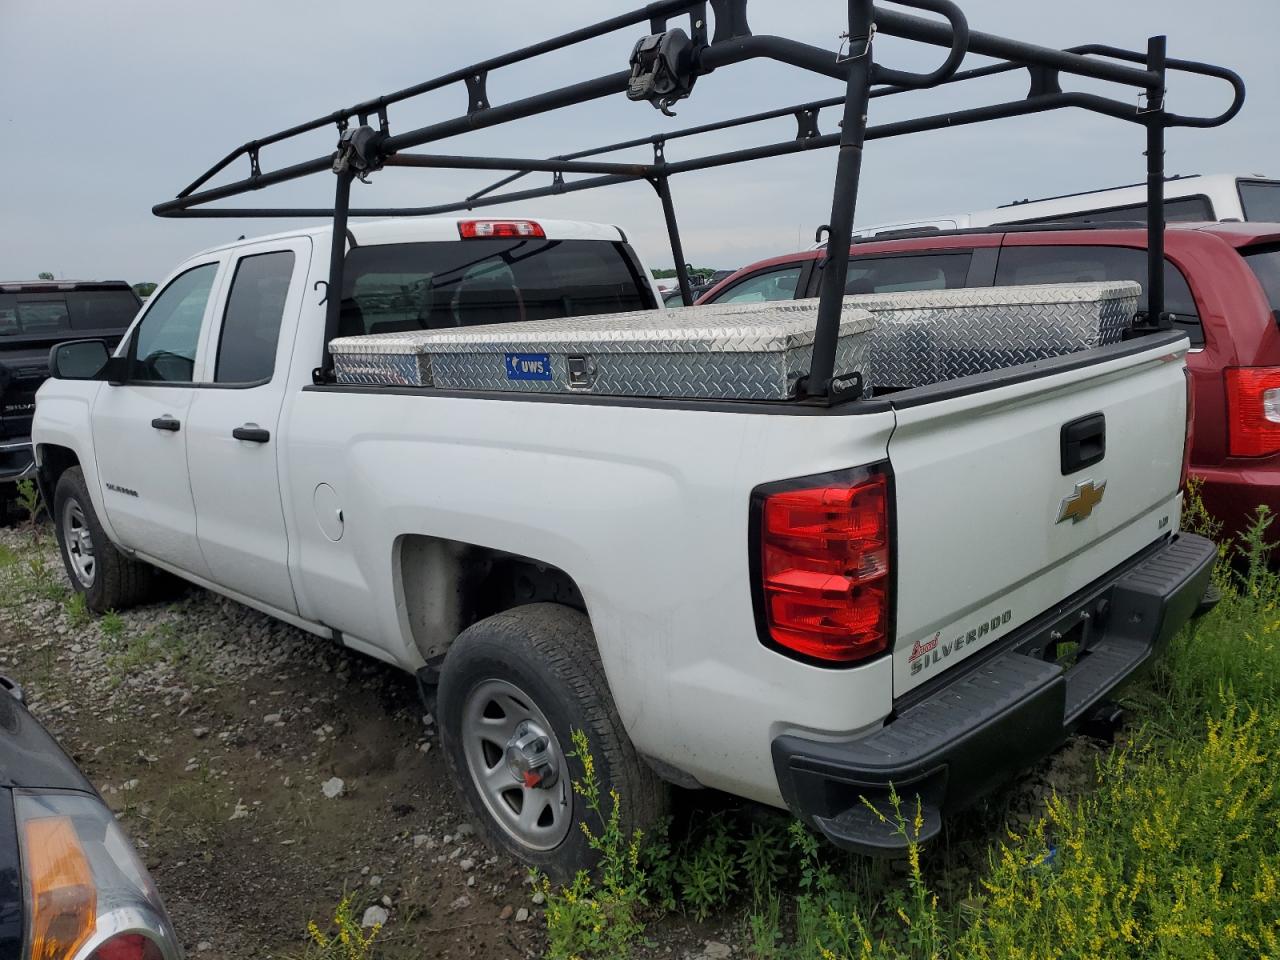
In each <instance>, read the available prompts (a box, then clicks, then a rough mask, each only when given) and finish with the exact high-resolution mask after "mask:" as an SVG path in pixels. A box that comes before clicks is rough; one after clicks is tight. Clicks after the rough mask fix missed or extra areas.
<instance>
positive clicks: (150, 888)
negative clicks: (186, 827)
mask: <svg viewBox="0 0 1280 960" xmlns="http://www.w3.org/2000/svg"><path fill="white" fill-rule="evenodd" d="M14 812H15V814H16V816H17V823H18V843H19V851H20V854H21V857H22V866H23V873H24V875H25V878H26V907H27V909H26V916H27V951H26V953H25V954H24V956H26V957H29V958H30V960H176V958H178V957H179V956H181V950H180V948H179V946H178V941H177V938H176V937H175V936H174V932H173V927H172V925H171V924H170V923H169V919H168V916H167V915H166V914H165V910H164V904H163V903H162V902H161V900H160V894H159V892H157V890H156V887H155V884H154V883H152V881H151V877H150V876H148V874H147V871H146V868H145V867H144V866H143V865H142V863H141V861H139V859H138V856H137V854H136V853H134V850H133V846H132V845H131V844H130V843H129V840H128V839H127V838H126V837H125V835H124V831H123V830H121V829H120V826H119V824H117V823H116V820H115V817H113V816H112V815H111V811H110V810H108V809H107V808H106V807H105V806H103V804H102V802H101V801H100V800H98V799H97V798H96V797H92V796H89V795H88V794H84V793H53V792H35V791H14Z"/></svg>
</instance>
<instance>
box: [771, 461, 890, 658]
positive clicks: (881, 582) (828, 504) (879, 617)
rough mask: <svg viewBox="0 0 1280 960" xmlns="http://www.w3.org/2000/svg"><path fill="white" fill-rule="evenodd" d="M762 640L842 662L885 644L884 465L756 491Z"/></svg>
mask: <svg viewBox="0 0 1280 960" xmlns="http://www.w3.org/2000/svg"><path fill="white" fill-rule="evenodd" d="M754 501H755V509H756V511H757V513H756V518H755V522H756V529H757V531H758V535H757V543H756V545H755V547H754V549H756V550H758V551H759V552H758V575H759V584H758V593H757V603H758V605H759V613H760V620H761V621H762V622H761V629H762V631H764V632H767V636H766V637H765V639H766V641H767V642H770V643H771V644H772V645H774V646H777V647H779V648H781V649H783V650H785V651H787V652H789V653H792V654H796V655H799V656H800V657H803V658H808V659H812V660H816V661H820V662H822V663H828V664H832V665H835V664H840V665H848V664H852V663H857V662H859V661H862V660H866V659H867V658H868V657H872V656H875V655H876V654H878V653H881V652H883V651H884V650H885V649H886V648H887V647H888V646H889V639H890V637H889V586H890V576H889V574H890V521H889V510H890V502H889V501H890V492H889V477H888V472H887V468H880V467H876V468H864V469H858V470H853V471H847V472H845V473H841V474H838V475H827V476H822V477H811V478H807V479H803V480H794V481H788V482H786V483H783V484H772V485H769V486H766V487H762V488H760V489H758V490H757V491H756V493H755V497H754Z"/></svg>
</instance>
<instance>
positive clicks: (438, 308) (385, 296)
mask: <svg viewBox="0 0 1280 960" xmlns="http://www.w3.org/2000/svg"><path fill="white" fill-rule="evenodd" d="M343 277H344V282H343V293H342V310H341V315H340V320H339V332H340V335H341V336H360V335H363V334H371V333H396V332H403V331H407V330H437V329H443V328H449V327H469V326H475V325H478V324H492V323H514V322H519V321H523V320H547V319H553V318H558V317H572V316H585V315H590V314H597V313H622V312H625V311H629V310H643V309H647V308H651V307H656V306H657V303H656V302H655V300H654V296H653V291H652V287H651V286H650V284H649V282H648V281H647V280H646V279H645V278H644V277H642V276H641V275H640V273H639V268H638V264H637V262H636V260H635V259H634V257H633V256H632V255H631V253H630V251H629V250H628V249H627V248H626V246H625V245H624V244H622V243H616V242H609V241H603V240H552V239H541V238H536V239H530V238H501V239H499V238H483V239H468V240H465V241H430V242H422V243H390V244H369V245H364V246H358V247H355V248H354V249H353V250H351V252H350V253H348V254H347V264H346V270H345V271H344V272H343Z"/></svg>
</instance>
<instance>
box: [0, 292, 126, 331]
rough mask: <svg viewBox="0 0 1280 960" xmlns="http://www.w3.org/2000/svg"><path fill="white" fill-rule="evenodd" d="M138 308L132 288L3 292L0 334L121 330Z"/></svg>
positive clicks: (0, 307)
mask: <svg viewBox="0 0 1280 960" xmlns="http://www.w3.org/2000/svg"><path fill="white" fill-rule="evenodd" d="M137 312H138V299H137V297H135V296H134V295H133V292H132V291H130V290H111V289H105V290H67V291H49V292H30V293H0V337H6V336H36V337H42V336H50V335H56V334H64V333H71V332H74V331H94V332H102V333H119V332H121V331H123V330H124V329H125V328H126V327H127V326H128V325H129V323H130V322H131V321H132V320H133V317H134V315H135V314H136V313H137Z"/></svg>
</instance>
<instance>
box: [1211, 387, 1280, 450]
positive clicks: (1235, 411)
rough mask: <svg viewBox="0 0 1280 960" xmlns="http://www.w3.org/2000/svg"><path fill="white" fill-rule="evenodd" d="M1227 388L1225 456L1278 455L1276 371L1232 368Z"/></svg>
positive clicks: (1279, 393)
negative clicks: (1226, 453) (1226, 454)
mask: <svg viewBox="0 0 1280 960" xmlns="http://www.w3.org/2000/svg"><path fill="white" fill-rule="evenodd" d="M1223 375H1224V378H1225V380H1226V384H1227V452H1228V453H1229V454H1230V455H1231V456H1233V457H1265V456H1269V455H1270V454H1273V453H1277V452H1280V367H1234V368H1228V369H1227V370H1225V371H1224V372H1223Z"/></svg>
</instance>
